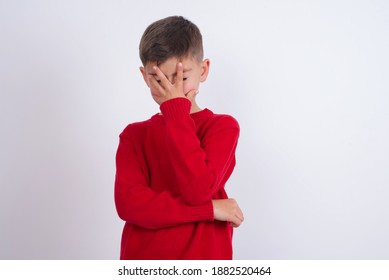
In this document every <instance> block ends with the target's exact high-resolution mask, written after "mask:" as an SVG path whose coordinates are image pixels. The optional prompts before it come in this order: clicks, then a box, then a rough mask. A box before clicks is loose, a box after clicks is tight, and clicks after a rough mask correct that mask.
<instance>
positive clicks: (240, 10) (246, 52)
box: [0, 0, 389, 259]
mask: <svg viewBox="0 0 389 280" xmlns="http://www.w3.org/2000/svg"><path fill="white" fill-rule="evenodd" d="M177 14H178V15H184V16H185V17H187V18H188V19H190V20H192V21H193V22H194V23H196V24H197V25H198V26H199V27H200V29H201V31H202V33H203V37H204V47H205V55H206V57H209V58H210V59H211V62H212V65H211V72H210V76H209V78H208V81H207V82H206V83H205V84H203V85H202V87H201V90H200V94H199V97H198V101H199V104H200V105H201V106H202V107H208V108H210V109H212V110H213V111H214V112H218V113H228V114H232V115H233V116H235V117H236V118H237V119H238V121H239V122H240V124H241V138H240V143H239V147H238V150H237V160H238V164H237V167H236V169H235V172H234V174H233V176H232V178H231V180H230V181H229V183H228V186H227V190H228V192H229V193H230V195H231V196H232V197H235V198H236V199H237V200H238V202H239V203H240V205H241V207H242V209H243V210H244V212H245V218H246V220H245V222H244V224H243V225H242V226H241V227H240V228H238V229H237V230H236V231H235V234H234V238H235V239H234V245H235V258H236V259H387V258H389V242H388V238H387V236H389V223H388V215H389V205H388V198H389V190H388V187H389V145H388V143H389V110H388V108H389V79H388V77H389V54H388V53H389V52H388V50H389V2H387V1H383V0H382V1H367V0H366V1H324V0H323V1H270V0H268V1H232V0H231V1H226V0H222V1H199V0H196V1H178V0H165V1H153V2H150V1H117V0H116V1H75V0H72V1H49V0H42V1H11V0H9V1H5V0H0V94H1V95H0V133H1V135H0V188H1V189H0V258H1V259H117V258H118V255H119V243H120V237H121V230H122V226H123V222H122V221H121V220H120V219H119V218H118V217H117V215H116V211H115V207H114V201H113V182H114V176H115V165H114V160H115V153H116V148H117V144H118V135H119V133H120V132H121V131H122V129H123V128H124V127H125V126H126V125H127V124H128V123H130V122H134V121H139V120H144V119H146V118H148V117H150V116H151V115H152V114H154V113H156V112H157V111H158V106H157V105H156V104H155V103H154V101H153V100H152V99H151V97H150V95H149V92H148V89H147V87H146V86H145V85H144V82H143V80H142V78H141V75H140V72H139V70H138V68H139V66H140V60H139V58H138V43H139V39H140V37H141V35H142V33H143V31H144V29H145V28H146V27H147V26H148V25H149V24H150V23H151V22H153V21H155V20H157V19H160V18H163V17H166V16H169V15H177Z"/></svg>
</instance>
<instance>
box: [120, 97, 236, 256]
mask: <svg viewBox="0 0 389 280" xmlns="http://www.w3.org/2000/svg"><path fill="white" fill-rule="evenodd" d="M190 108H191V103H190V101H189V100H188V99H186V98H174V99H171V100H168V101H166V102H164V103H162V104H161V106H160V109H161V113H162V115H161V114H156V115H154V116H153V117H151V118H150V119H149V120H147V121H143V122H138V123H133V124H130V125H128V126H127V127H126V128H125V129H124V131H123V132H122V133H121V134H120V143H119V147H118V150H117V155H116V179H115V203H116V209H117V212H118V214H119V217H120V218H121V219H123V220H124V221H125V222H126V223H125V226H124V229H123V235H122V242H121V253H120V258H121V259H154V260H155V259H204V260H205V259H232V227H231V226H230V225H229V224H228V223H227V222H220V221H215V220H214V216H213V207H212V199H224V198H227V194H226V192H225V190H224V185H225V183H226V181H227V179H228V178H229V177H230V175H231V173H232V171H233V169H234V166H235V149H236V145H237V141H238V136H239V125H238V123H237V121H236V120H235V119H234V118H232V117H231V116H228V115H217V114H214V113H212V112H211V111H210V110H208V109H204V110H202V111H200V112H197V113H193V114H190Z"/></svg>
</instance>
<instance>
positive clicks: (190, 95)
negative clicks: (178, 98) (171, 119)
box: [185, 89, 199, 101]
mask: <svg viewBox="0 0 389 280" xmlns="http://www.w3.org/2000/svg"><path fill="white" fill-rule="evenodd" d="M198 93H199V90H198V89H192V90H190V91H189V92H188V93H187V94H185V96H186V98H188V99H189V100H190V101H192V100H193V99H194V98H195V97H196V95H197V94H198Z"/></svg>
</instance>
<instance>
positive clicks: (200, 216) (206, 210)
mask: <svg viewBox="0 0 389 280" xmlns="http://www.w3.org/2000/svg"><path fill="white" fill-rule="evenodd" d="M191 216H192V218H193V221H194V222H198V221H213V220H214V214H213V205H212V201H209V202H207V203H204V204H202V205H198V206H195V207H194V208H193V210H192V213H191Z"/></svg>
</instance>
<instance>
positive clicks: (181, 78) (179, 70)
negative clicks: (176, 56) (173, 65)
mask: <svg viewBox="0 0 389 280" xmlns="http://www.w3.org/2000/svg"><path fill="white" fill-rule="evenodd" d="M183 83H184V68H183V67H182V63H181V62H179V63H177V79H176V82H175V85H176V86H177V87H178V88H182V86H183Z"/></svg>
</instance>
